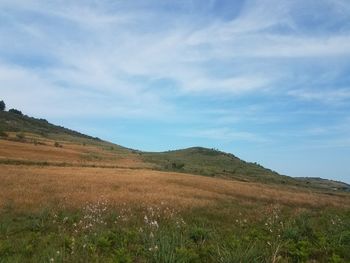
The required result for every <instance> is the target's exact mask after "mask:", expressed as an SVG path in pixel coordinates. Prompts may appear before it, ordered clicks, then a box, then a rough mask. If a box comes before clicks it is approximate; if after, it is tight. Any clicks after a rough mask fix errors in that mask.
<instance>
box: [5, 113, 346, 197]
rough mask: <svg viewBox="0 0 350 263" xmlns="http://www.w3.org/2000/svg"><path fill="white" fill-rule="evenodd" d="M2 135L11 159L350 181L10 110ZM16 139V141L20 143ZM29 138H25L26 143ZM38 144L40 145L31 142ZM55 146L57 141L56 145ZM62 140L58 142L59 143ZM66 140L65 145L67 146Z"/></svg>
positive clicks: (255, 178) (322, 184)
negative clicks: (151, 143) (130, 143)
mask: <svg viewBox="0 0 350 263" xmlns="http://www.w3.org/2000/svg"><path fill="white" fill-rule="evenodd" d="M0 137H2V138H3V139H6V141H11V143H10V142H6V141H2V142H1V145H2V150H0V162H3V163H4V162H5V163H9V164H11V163H12V164H13V163H26V164H41V165H43V164H46V165H52V164H53V165H60V166H64V165H65V166H67V165H68V166H69V165H73V166H76V165H83V166H91V165H93V166H100V167H101V166H108V167H112V166H113V167H126V166H127V165H130V167H134V168H135V167H142V168H146V167H147V168H151V169H156V170H161V171H175V172H181V173H189V174H198V175H204V176H211V177H220V178H227V179H234V180H240V181H251V182H263V183H275V184H285V185H292V186H302V187H307V188H310V187H311V188H317V189H321V190H322V189H326V190H332V191H333V190H341V191H344V190H345V191H349V189H350V188H349V185H346V184H342V185H339V183H338V185H335V183H334V182H333V181H330V180H324V179H322V180H317V179H315V178H313V179H308V180H305V179H302V178H298V179H296V178H291V177H288V176H283V175H280V174H278V173H277V172H275V171H272V170H270V169H267V168H265V167H263V166H261V165H259V164H257V163H249V162H245V161H243V160H241V159H239V158H238V157H236V156H234V155H233V154H229V153H225V152H221V151H218V150H215V149H207V148H202V147H193V148H188V149H182V150H176V151H167V152H142V151H136V150H132V149H128V148H125V147H122V146H120V145H116V144H112V143H109V142H105V141H102V140H100V139H99V138H94V137H91V136H88V135H85V134H81V133H79V132H76V131H73V130H70V129H67V128H64V127H61V126H57V125H53V124H51V123H49V122H47V121H46V120H43V119H36V118H32V117H28V116H23V115H19V114H15V113H10V112H0ZM15 142H16V143H15ZM25 143H26V144H25ZM32 144H34V145H35V146H36V147H34V148H33V147H32ZM55 145H56V147H53V146H55ZM57 146H58V147H57ZM63 146H64V147H63Z"/></svg>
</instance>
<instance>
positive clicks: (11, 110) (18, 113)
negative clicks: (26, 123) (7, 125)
mask: <svg viewBox="0 0 350 263" xmlns="http://www.w3.org/2000/svg"><path fill="white" fill-rule="evenodd" d="M9 112H11V113H13V114H17V115H21V116H23V113H22V112H21V111H20V110H16V109H10V110H9Z"/></svg>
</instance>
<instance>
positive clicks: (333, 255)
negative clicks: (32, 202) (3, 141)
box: [0, 199, 350, 262]
mask: <svg viewBox="0 0 350 263" xmlns="http://www.w3.org/2000/svg"><path fill="white" fill-rule="evenodd" d="M349 229H350V211H345V210H343V211H339V210H338V211H334V210H332V209H328V210H324V211H320V210H318V211H315V210H312V209H311V210H310V209H309V210H298V209H295V208H290V207H289V208H288V207H281V206H279V205H277V204H275V205H272V204H267V203H265V204H263V203H255V204H250V205H244V206H242V205H238V204H233V203H221V204H220V205H216V206H211V207H204V208H200V209H198V208H197V209H191V210H186V211H183V212H179V211H176V210H174V209H172V208H169V207H168V206H167V204H165V203H160V204H159V205H157V206H144V207H142V206H134V207H129V206H128V205H126V204H124V205H120V206H118V207H116V206H112V205H109V203H108V201H106V200H103V199H101V200H100V201H97V202H96V203H87V204H86V205H85V206H84V207H82V208H81V209H75V210H71V209H66V208H64V207H61V208H48V209H43V210H42V211H40V212H36V213H28V212H27V213H23V212H15V211H13V210H12V209H11V207H10V206H9V207H7V208H6V211H4V212H3V213H2V216H1V218H0V261H1V262H311V261H312V262H314V261H316V262H349V261H350V254H349V253H348V252H349V251H350V230H349Z"/></svg>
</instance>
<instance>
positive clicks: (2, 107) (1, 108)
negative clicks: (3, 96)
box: [0, 100, 6, 111]
mask: <svg viewBox="0 0 350 263" xmlns="http://www.w3.org/2000/svg"><path fill="white" fill-rule="evenodd" d="M5 108H6V105H5V102H4V101H3V100H1V101H0V111H4V110H5Z"/></svg>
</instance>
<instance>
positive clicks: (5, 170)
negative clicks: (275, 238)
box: [0, 165, 350, 210]
mask: <svg viewBox="0 0 350 263" xmlns="http://www.w3.org/2000/svg"><path fill="white" fill-rule="evenodd" d="M0 182H1V184H0V207H1V208H5V207H6V206H8V205H9V204H11V205H12V206H13V207H14V208H15V209H19V210H28V209H29V210H36V209H40V208H42V207H47V206H52V205H64V206H65V207H71V208H75V207H77V208H78V207H81V206H82V205H84V204H85V203H86V202H96V200H99V199H101V198H103V199H106V200H108V201H109V202H110V203H112V204H115V205H118V204H123V203H127V204H130V205H132V204H141V203H143V204H145V205H148V204H160V203H162V202H163V203H166V204H168V205H170V206H174V207H177V208H178V209H179V208H189V207H201V206H207V205H210V204H215V203H216V202H220V201H223V200H225V201H226V202H259V201H263V202H268V203H276V204H281V205H289V206H298V207H322V206H336V207H343V208H349V207H350V196H349V195H347V194H336V195H333V196H329V195H325V194H322V193H315V192H306V191H302V190H297V189H289V188H284V189H283V188H279V187H277V186H275V187H274V186H266V185H263V184H258V183H245V182H237V181H228V180H224V179H215V178H208V177H203V176H194V175H187V174H178V173H168V172H158V171H151V170H132V169H110V168H81V167H53V166H49V167H39V166H19V165H16V166H14V165H0Z"/></svg>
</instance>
